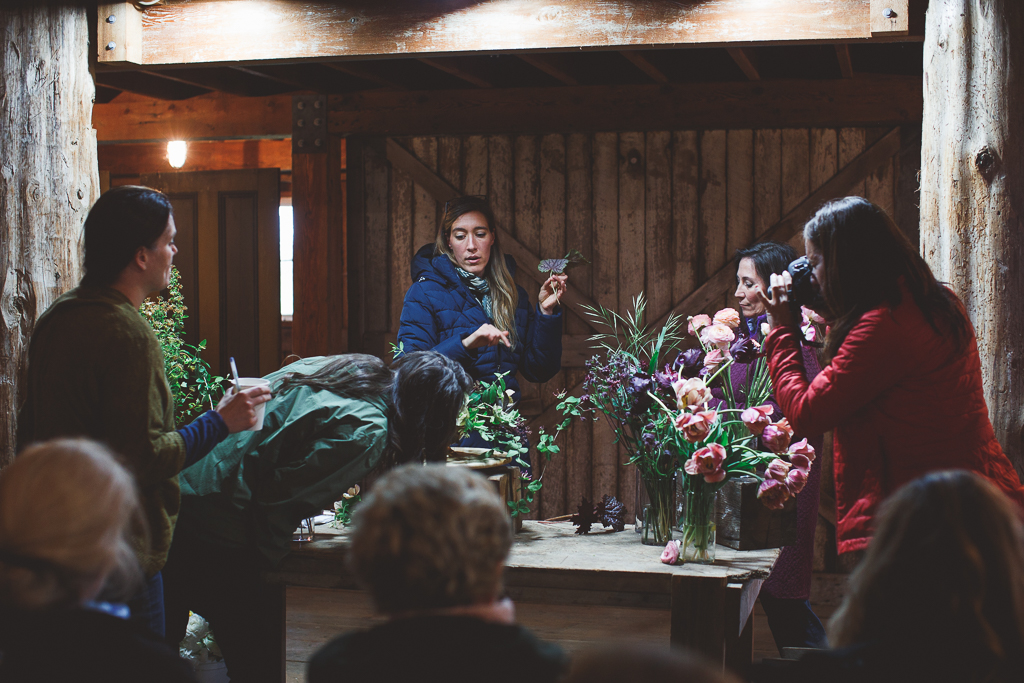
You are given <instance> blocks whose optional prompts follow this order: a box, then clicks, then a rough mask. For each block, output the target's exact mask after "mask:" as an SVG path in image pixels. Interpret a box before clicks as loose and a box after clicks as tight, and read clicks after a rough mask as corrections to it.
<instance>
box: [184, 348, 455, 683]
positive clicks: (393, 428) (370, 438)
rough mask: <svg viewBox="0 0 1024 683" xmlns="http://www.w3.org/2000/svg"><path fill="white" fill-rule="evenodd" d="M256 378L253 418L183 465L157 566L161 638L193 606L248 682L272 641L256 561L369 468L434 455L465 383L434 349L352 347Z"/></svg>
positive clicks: (448, 438) (261, 667)
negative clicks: (246, 427)
mask: <svg viewBox="0 0 1024 683" xmlns="http://www.w3.org/2000/svg"><path fill="white" fill-rule="evenodd" d="M266 379H269V380H270V382H271V390H272V392H273V397H272V398H271V399H270V401H269V402H268V403H267V408H266V415H265V417H264V421H263V429H262V430H261V431H259V432H241V433H239V434H235V435H232V436H230V437H228V438H227V439H225V440H224V441H223V442H222V443H221V444H220V445H218V446H217V447H216V448H215V449H213V451H211V452H210V454H209V455H208V456H206V457H205V458H203V459H202V460H200V461H199V462H197V463H195V464H194V465H192V466H191V467H189V468H187V469H186V470H184V471H183V472H182V473H181V475H180V483H181V497H182V505H181V513H180V515H179V519H178V526H177V528H176V530H175V534H174V541H173V543H172V544H171V552H170V556H169V557H168V560H167V565H166V568H165V570H164V593H165V605H166V607H165V609H166V614H167V624H166V627H167V639H168V641H169V642H170V643H176V642H177V641H178V640H180V639H181V637H182V636H183V635H184V630H185V625H186V623H187V621H188V612H189V610H192V611H194V612H196V613H198V614H201V615H202V616H203V617H205V618H206V619H207V621H209V622H210V626H211V628H212V629H213V631H214V632H215V633H216V637H217V642H218V644H219V645H220V647H221V650H222V651H223V653H224V657H225V660H226V662H227V665H228V669H229V673H230V674H231V675H232V678H237V680H246V681H249V680H263V679H266V680H272V679H273V678H274V673H275V672H273V671H271V672H269V674H268V671H267V669H268V659H267V657H268V656H270V655H271V653H274V652H276V649H275V648H277V649H279V647H280V643H272V642H268V635H269V634H268V632H270V633H272V629H266V628H264V627H263V625H264V624H265V619H266V614H265V610H266V609H270V606H271V604H272V601H273V596H272V594H271V593H272V591H271V593H268V589H267V588H266V587H265V586H264V585H263V583H262V581H261V580H260V576H259V574H260V572H261V571H263V570H265V569H269V568H273V567H275V566H276V565H277V564H278V563H279V562H280V561H281V560H282V559H283V558H284V556H285V555H287V553H288V550H289V546H290V543H291V538H292V532H293V531H294V530H295V528H296V527H297V526H298V524H299V522H300V521H301V520H303V519H305V518H306V517H311V516H313V515H316V514H319V513H320V512H322V511H323V510H324V509H326V508H328V507H331V506H332V505H333V503H334V501H336V500H339V499H341V495H342V494H343V493H344V492H345V491H347V490H348V489H349V488H350V487H351V486H352V485H354V484H355V483H357V482H359V481H361V480H362V479H364V478H365V477H366V475H368V474H369V473H370V472H371V471H373V470H374V469H377V468H385V467H390V466H393V465H394V464H397V463H402V462H410V461H438V460H443V459H444V458H445V456H446V454H447V449H448V444H450V443H451V442H452V439H453V436H454V432H455V423H456V420H457V417H458V413H459V411H460V409H461V408H462V405H463V402H464V401H465V395H466V392H467V391H468V390H469V388H470V384H471V381H470V379H469V376H468V375H467V374H466V372H465V371H464V370H463V369H462V367H461V366H460V365H459V364H458V363H456V362H454V361H452V360H450V359H448V358H446V357H445V356H443V355H441V354H439V353H435V352H433V351H421V352H415V353H409V354H405V355H404V356H402V357H401V358H400V359H399V360H397V361H395V363H394V364H393V365H392V367H391V369H389V368H388V367H387V366H385V365H384V363H383V361H381V360H380V359H379V358H376V357H374V356H367V355H362V354H348V355H343V356H326V357H315V358H307V359H305V360H301V361H299V362H297V363H292V364H291V365H288V366H286V367H284V368H282V369H281V370H278V371H277V372H274V373H272V374H270V375H268V376H267V377H266ZM269 668H271V669H272V668H273V667H269Z"/></svg>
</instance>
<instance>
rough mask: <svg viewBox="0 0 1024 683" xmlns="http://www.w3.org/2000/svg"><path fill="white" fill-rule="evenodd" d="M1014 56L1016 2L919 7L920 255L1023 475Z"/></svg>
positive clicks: (1019, 20) (1023, 155) (1017, 56)
mask: <svg viewBox="0 0 1024 683" xmlns="http://www.w3.org/2000/svg"><path fill="white" fill-rule="evenodd" d="M873 4H874V3H872V5H873ZM1022 55H1024V5H1022V4H1021V3H1020V2H1017V0H990V2H986V3H982V4H978V3H969V2H963V1H962V0H932V2H931V4H930V5H929V6H928V13H927V15H926V27H925V42H924V64H925V73H924V75H925V81H924V82H925V101H924V121H923V140H922V149H921V159H922V168H921V253H922V255H923V256H924V258H925V260H927V261H928V264H929V265H930V266H931V268H932V270H933V272H934V273H935V276H936V277H937V278H938V279H939V280H940V281H942V282H948V283H950V285H952V287H953V289H954V291H955V292H956V293H957V295H959V296H960V298H961V300H962V301H963V302H964V305H965V306H966V307H967V312H968V314H969V315H970V318H971V321H972V322H973V323H974V329H975V331H976V332H977V336H978V352H979V354H980V355H981V371H982V376H983V378H984V387H985V400H986V401H987V402H988V410H989V415H990V417H991V419H992V425H993V427H995V432H996V436H997V437H998V438H999V441H1000V443H1001V444H1002V446H1003V450H1004V451H1005V452H1006V454H1007V456H1009V458H1010V461H1011V462H1013V464H1014V466H1015V467H1016V468H1017V472H1018V473H1019V474H1022V475H1024V443H1022V440H1024V391H1022V390H1021V387H1022V386H1024V385H1022V380H1021V374H1022V372H1024V317H1022V316H1021V311H1020V308H1021V306H1020V300H1021V297H1022V294H1021V292H1024V221H1022V216H1021V207H1022V206H1024V149H1021V146H1020V140H1021V137H1022V135H1024V92H1022V91H1021V88H1020V85H1019V79H1020V76H1021V73H1022V71H1024V57H1022Z"/></svg>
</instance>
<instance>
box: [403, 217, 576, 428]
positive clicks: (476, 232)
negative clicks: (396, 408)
mask: <svg viewBox="0 0 1024 683" xmlns="http://www.w3.org/2000/svg"><path fill="white" fill-rule="evenodd" d="M515 270H516V263H515V261H514V260H513V259H512V257H510V256H506V255H505V254H504V253H502V251H501V245H500V243H499V241H498V233H497V230H496V228H495V224H494V214H493V213H492V212H491V208H490V206H489V205H488V204H487V202H486V200H484V199H481V198H479V197H460V198H458V199H454V200H452V201H451V202H449V203H448V205H447V206H446V210H445V214H444V217H443V219H442V221H441V227H440V229H439V230H438V233H437V239H436V240H435V242H434V244H430V245H427V246H424V247H423V248H422V249H420V250H419V251H418V252H417V253H416V255H415V256H414V257H413V260H412V279H413V285H412V287H410V288H409V291H408V292H406V295H405V304H404V305H403V307H402V317H401V326H400V328H399V330H398V341H399V344H400V346H401V348H402V349H403V350H404V351H420V350H428V349H429V350H434V351H437V352H439V353H442V354H444V355H445V356H448V357H449V358H451V359H452V360H455V361H458V362H459V363H460V364H461V365H462V367H464V368H465V369H466V371H467V372H468V373H469V374H470V376H471V377H472V378H473V379H474V380H484V381H493V380H494V379H495V377H496V376H497V375H498V374H501V373H507V374H506V377H505V382H506V384H507V386H508V388H510V389H511V390H512V391H513V400H516V401H518V400H519V383H518V380H517V379H516V373H517V372H521V373H522V374H523V377H525V378H526V379H528V380H529V381H531V382H546V381H548V380H549V379H551V378H552V377H553V376H554V375H555V373H557V372H558V370H559V369H560V368H561V364H562V314H561V310H560V308H559V304H558V301H559V297H560V296H561V294H562V293H563V292H564V291H565V283H566V276H565V275H552V276H551V277H549V278H548V279H547V281H545V282H544V284H543V285H542V286H541V288H540V293H539V295H538V297H537V299H538V304H537V306H536V307H533V306H531V305H530V300H529V299H528V298H527V296H526V291H525V290H524V289H523V288H522V287H519V286H517V285H516V283H515V281H514V280H513V279H512V277H513V275H514V274H515ZM463 445H467V446H482V445H484V443H483V442H482V441H481V440H479V437H476V436H475V435H474V436H473V437H470V438H468V439H467V440H466V441H464V442H463Z"/></svg>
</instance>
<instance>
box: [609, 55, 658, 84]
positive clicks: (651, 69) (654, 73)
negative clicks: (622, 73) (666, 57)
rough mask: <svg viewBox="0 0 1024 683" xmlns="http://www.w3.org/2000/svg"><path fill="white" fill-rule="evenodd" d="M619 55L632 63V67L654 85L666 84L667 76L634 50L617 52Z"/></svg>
mask: <svg viewBox="0 0 1024 683" xmlns="http://www.w3.org/2000/svg"><path fill="white" fill-rule="evenodd" d="M619 54H620V55H622V56H623V57H625V58H626V59H628V60H629V61H630V62H632V63H633V66H635V67H636V68H638V69H640V70H641V71H643V72H644V73H645V74H647V75H648V76H649V77H650V78H651V79H652V80H654V81H655V82H656V83H668V76H666V75H665V74H664V73H662V71H661V69H659V68H658V67H656V66H654V64H651V61H650V60H649V59H647V57H644V56H643V54H641V53H640V52H638V51H636V50H619Z"/></svg>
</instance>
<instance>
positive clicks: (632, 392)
mask: <svg viewBox="0 0 1024 683" xmlns="http://www.w3.org/2000/svg"><path fill="white" fill-rule="evenodd" d="M656 388H657V387H656V386H655V385H654V381H653V380H652V379H651V377H650V376H649V375H645V374H643V373H641V372H637V373H635V374H634V375H633V376H632V377H630V378H629V384H627V385H626V393H627V394H629V397H630V400H631V401H632V406H631V407H630V412H631V413H633V414H634V415H641V414H643V413H645V412H647V409H648V408H650V407H651V404H652V403H653V402H654V399H652V398H651V395H650V394H649V393H648V392H649V391H653V390H654V389H656Z"/></svg>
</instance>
